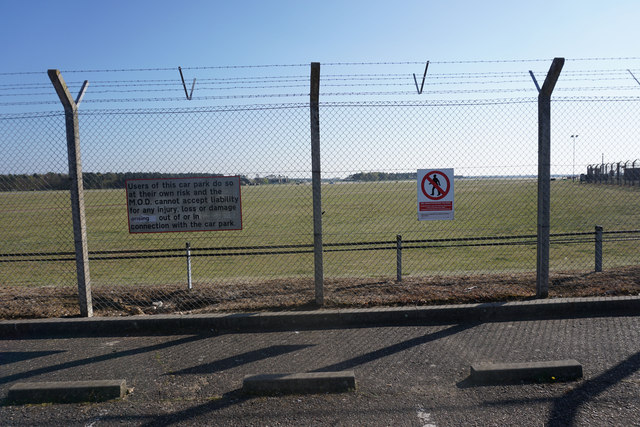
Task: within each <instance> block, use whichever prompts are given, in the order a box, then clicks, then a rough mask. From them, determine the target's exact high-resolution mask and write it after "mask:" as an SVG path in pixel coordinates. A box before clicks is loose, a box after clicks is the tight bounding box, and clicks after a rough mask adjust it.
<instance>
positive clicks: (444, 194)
mask: <svg viewBox="0 0 640 427" xmlns="http://www.w3.org/2000/svg"><path fill="white" fill-rule="evenodd" d="M453 212H454V210H453V169H418V221H433V220H439V219H453Z"/></svg>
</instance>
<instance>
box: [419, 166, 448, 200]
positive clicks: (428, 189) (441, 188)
mask: <svg viewBox="0 0 640 427" xmlns="http://www.w3.org/2000/svg"><path fill="white" fill-rule="evenodd" d="M420 189H421V190H422V194H424V195H425V196H426V197H427V199H429V200H440V199H442V198H444V197H446V196H447V194H449V190H450V189H451V182H450V181H449V177H448V176H447V174H446V173H444V172H441V171H439V170H432V171H429V172H427V173H426V174H425V175H424V177H423V178H422V183H421V185H420Z"/></svg>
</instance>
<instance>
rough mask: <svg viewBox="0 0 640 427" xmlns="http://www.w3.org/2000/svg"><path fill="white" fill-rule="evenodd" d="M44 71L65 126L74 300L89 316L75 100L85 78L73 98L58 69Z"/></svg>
mask: <svg viewBox="0 0 640 427" xmlns="http://www.w3.org/2000/svg"><path fill="white" fill-rule="evenodd" d="M47 74H48V75H49V79H50V80H51V83H52V84H53V87H54V88H55V90H56V93H57V94H58V97H59V98H60V102H62V106H63V107H64V116H65V123H66V130H67V156H68V159H69V180H70V181H71V216H72V219H73V240H74V244H75V250H76V274H77V277H78V300H79V303H80V314H81V315H82V316H83V317H91V316H93V304H92V299H91V279H90V276H89V250H88V247H87V225H86V220H85V215H84V188H83V186H82V162H81V158H80V125H79V122H78V104H79V103H80V101H81V100H82V96H83V95H84V89H86V87H87V84H88V82H87V81H85V83H84V86H83V88H82V90H81V91H80V94H79V95H78V98H77V99H76V100H75V101H74V99H73V97H72V96H71V94H70V93H69V89H68V88H67V85H66V83H65V82H64V79H63V78H62V75H61V74H60V71H58V70H48V71H47Z"/></svg>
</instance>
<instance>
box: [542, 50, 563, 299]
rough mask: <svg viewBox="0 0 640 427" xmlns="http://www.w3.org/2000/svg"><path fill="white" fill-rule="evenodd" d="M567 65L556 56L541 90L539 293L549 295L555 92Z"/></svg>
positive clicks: (544, 296)
mask: <svg viewBox="0 0 640 427" xmlns="http://www.w3.org/2000/svg"><path fill="white" fill-rule="evenodd" d="M563 65H564V58H554V59H553V63H552V64H551V68H549V72H548V73H547V77H546V79H545V80H544V83H543V85H542V88H541V89H540V93H539V94H538V239H537V245H538V248H537V261H536V297H537V298H546V297H547V296H549V223H550V212H551V184H550V182H551V93H552V92H553V88H554V87H555V85H556V82H557V81H558V77H559V76H560V72H561V71H562V67H563Z"/></svg>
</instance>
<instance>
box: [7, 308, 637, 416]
mask: <svg viewBox="0 0 640 427" xmlns="http://www.w3.org/2000/svg"><path fill="white" fill-rule="evenodd" d="M561 359H576V360H577V361H579V362H580V363H582V365H583V368H584V377H583V378H582V379H580V380H578V381H573V382H552V383H526V384H522V383H519V384H509V385H490V386H478V385H474V384H472V383H471V382H470V381H469V379H468V377H469V372H470V365H471V364H474V363H478V362H527V361H548V360H561ZM341 370H353V371H354V372H355V375H356V381H357V390H356V391H355V392H348V393H336V394H316V395H281V396H268V397H255V396H247V395H244V394H243V393H242V390H241V388H242V380H243V377H244V376H245V375H247V374H261V373H291V372H314V371H341ZM639 371H640V316H638V317H601V318H580V319H560V320H543V321H520V322H518V321H515V322H497V323H461V324H451V325H439V326H404V327H403V326H398V327H367V328H350V329H328V330H300V331H295V330H292V331H286V332H263V333H257V332H252V333H226V334H217V333H214V332H212V331H208V332H203V333H201V334H196V335H194V334H189V335H155V336H144V335H142V336H141V335H137V336H104V337H101V336H94V337H88V338H68V337H58V338H50V337H46V338H45V337H39V338H34V337H29V338H24V339H0V399H5V398H6V396H7V392H8V389H9V387H11V385H12V384H14V383H16V382H32V381H72V380H87V379H95V380H100V379H120V378H123V379H125V380H126V381H127V386H128V387H129V388H130V389H131V392H130V394H129V395H128V396H127V397H125V398H124V399H121V400H116V401H109V402H102V403H83V404H31V405H19V406H18V405H16V406H11V405H8V404H7V402H6V401H5V402H4V405H3V406H0V425H4V426H32V425H57V426H63V425H64V426H76V425H77V426H92V427H97V426H108V425H149V426H152V425H153V426H157V425H160V426H162V425H233V426H301V425H332V426H430V427H431V426H438V427H444V426H475V425H478V426H510V425H513V426H542V425H551V426H566V425H577V426H634V425H640V372H639Z"/></svg>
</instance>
